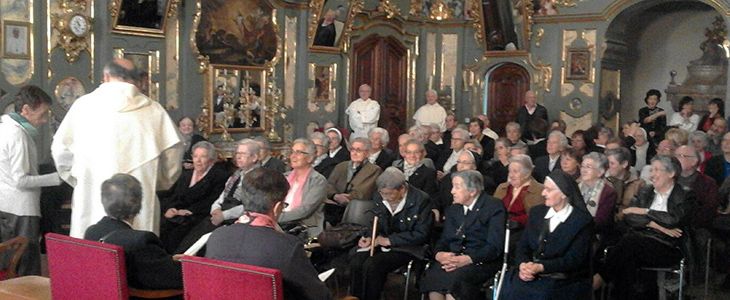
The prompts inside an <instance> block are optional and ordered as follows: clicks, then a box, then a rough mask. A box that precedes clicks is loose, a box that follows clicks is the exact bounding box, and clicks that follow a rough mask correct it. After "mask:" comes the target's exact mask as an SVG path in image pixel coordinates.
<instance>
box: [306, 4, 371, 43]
mask: <svg viewBox="0 0 730 300" xmlns="http://www.w3.org/2000/svg"><path fill="white" fill-rule="evenodd" d="M340 3H344V4H346V5H349V7H348V8H346V9H340V7H343V4H340ZM363 5H364V0H353V1H347V0H313V1H311V2H310V3H309V14H310V16H311V21H310V23H309V30H308V32H307V37H308V39H309V49H310V51H312V52H323V53H340V52H346V48H347V47H346V44H347V40H348V39H349V37H350V32H351V30H352V24H353V21H354V19H355V16H356V15H357V14H358V13H360V11H362V8H363ZM325 9H326V10H325ZM329 10H332V11H333V12H337V14H339V16H337V17H336V18H335V21H334V26H335V29H336V31H337V30H339V32H338V33H337V34H338V35H336V36H335V41H334V44H333V45H332V46H327V45H315V40H316V36H317V32H318V28H319V24H320V22H321V21H322V20H323V19H324V17H325V15H326V13H327V12H328V11H329ZM343 11H344V12H343ZM342 14H345V15H344V17H343V16H342ZM338 24H340V25H338Z"/></svg>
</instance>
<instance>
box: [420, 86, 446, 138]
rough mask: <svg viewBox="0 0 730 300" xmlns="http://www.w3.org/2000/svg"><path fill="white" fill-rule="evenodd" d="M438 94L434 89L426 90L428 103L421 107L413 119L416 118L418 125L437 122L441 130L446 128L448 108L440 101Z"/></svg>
mask: <svg viewBox="0 0 730 300" xmlns="http://www.w3.org/2000/svg"><path fill="white" fill-rule="evenodd" d="M438 98H439V96H438V94H437V93H436V91H434V90H428V91H426V104H424V105H423V106H421V107H419V108H418V110H417V111H416V113H415V114H413V120H416V126H422V125H429V124H436V125H438V126H439V128H440V129H441V132H443V131H444V130H446V124H445V122H446V110H445V109H444V107H443V106H441V104H439V103H438Z"/></svg>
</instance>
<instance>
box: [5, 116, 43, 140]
mask: <svg viewBox="0 0 730 300" xmlns="http://www.w3.org/2000/svg"><path fill="white" fill-rule="evenodd" d="M8 116H9V117H10V118H11V119H13V120H15V122H18V124H20V127H23V130H25V132H27V133H28V135H30V137H31V138H33V140H34V141H36V140H37V139H38V137H39V136H40V134H39V133H38V129H36V128H35V126H33V124H30V122H28V119H26V118H25V117H23V116H21V115H20V114H18V113H16V112H11V113H9V114H8Z"/></svg>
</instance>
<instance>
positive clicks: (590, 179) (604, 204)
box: [578, 152, 618, 233]
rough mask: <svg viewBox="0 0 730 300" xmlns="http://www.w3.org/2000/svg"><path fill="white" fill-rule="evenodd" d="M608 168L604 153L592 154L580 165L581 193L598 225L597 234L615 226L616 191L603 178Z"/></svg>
mask: <svg viewBox="0 0 730 300" xmlns="http://www.w3.org/2000/svg"><path fill="white" fill-rule="evenodd" d="M607 168H608V159H606V156H605V155H603V154H602V153H598V152H591V153H588V154H586V155H585V156H583V162H581V165H580V184H579V185H578V186H579V187H580V193H581V195H582V196H583V200H584V201H585V202H586V208H587V209H588V212H590V213H591V216H593V221H594V222H595V223H596V232H597V233H606V232H608V231H610V229H611V227H612V225H613V210H614V206H615V205H616V198H617V197H618V196H617V195H616V190H614V189H613V187H612V186H611V184H610V183H609V182H608V181H606V180H605V179H604V178H603V175H604V174H606V169H607Z"/></svg>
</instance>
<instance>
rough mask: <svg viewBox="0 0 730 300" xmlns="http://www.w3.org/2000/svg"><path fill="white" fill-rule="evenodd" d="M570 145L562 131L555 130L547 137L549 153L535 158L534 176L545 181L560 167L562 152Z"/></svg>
mask: <svg viewBox="0 0 730 300" xmlns="http://www.w3.org/2000/svg"><path fill="white" fill-rule="evenodd" d="M567 147H568V138H567V137H566V136H565V134H563V133H562V132H560V131H557V130H555V131H553V132H551V133H550V135H549V136H548V139H547V146H546V149H547V155H545V156H541V157H538V158H537V159H535V169H534V170H533V171H532V176H533V177H534V178H535V180H537V182H539V183H543V182H545V177H546V176H548V175H549V174H550V172H552V171H553V169H555V167H560V154H561V153H563V150H565V148H567Z"/></svg>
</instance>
